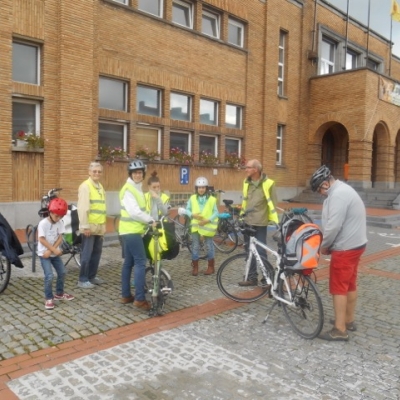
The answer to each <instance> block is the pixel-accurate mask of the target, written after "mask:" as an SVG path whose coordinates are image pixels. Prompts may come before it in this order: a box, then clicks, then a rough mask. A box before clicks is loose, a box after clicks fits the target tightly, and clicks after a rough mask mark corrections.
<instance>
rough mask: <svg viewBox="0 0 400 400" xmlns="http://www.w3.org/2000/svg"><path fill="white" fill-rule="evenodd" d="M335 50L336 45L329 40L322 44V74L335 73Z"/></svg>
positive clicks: (323, 41)
mask: <svg viewBox="0 0 400 400" xmlns="http://www.w3.org/2000/svg"><path fill="white" fill-rule="evenodd" d="M335 49H336V43H334V42H332V41H330V40H329V39H327V38H323V39H322V42H321V65H320V74H321V75H323V74H331V73H333V72H335Z"/></svg>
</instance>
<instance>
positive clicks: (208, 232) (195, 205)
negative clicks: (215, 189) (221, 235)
mask: <svg viewBox="0 0 400 400" xmlns="http://www.w3.org/2000/svg"><path fill="white" fill-rule="evenodd" d="M190 201H191V204H192V215H193V214H200V215H201V216H202V217H204V218H205V219H210V218H211V216H212V215H213V212H214V206H215V204H216V202H217V200H216V198H215V197H214V196H210V197H209V198H208V199H207V201H206V204H205V205H204V208H203V211H202V212H200V205H199V202H198V201H197V195H196V194H194V195H192V196H191V197H190ZM217 226H218V219H216V220H215V221H211V222H208V223H207V224H205V225H203V226H200V225H199V220H197V219H194V218H192V222H191V228H192V229H191V231H192V232H199V235H202V236H209V237H213V236H214V235H215V233H216V232H217Z"/></svg>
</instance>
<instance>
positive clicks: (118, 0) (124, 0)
mask: <svg viewBox="0 0 400 400" xmlns="http://www.w3.org/2000/svg"><path fill="white" fill-rule="evenodd" d="M113 1H114V2H115V3H120V4H123V5H125V6H129V0H113Z"/></svg>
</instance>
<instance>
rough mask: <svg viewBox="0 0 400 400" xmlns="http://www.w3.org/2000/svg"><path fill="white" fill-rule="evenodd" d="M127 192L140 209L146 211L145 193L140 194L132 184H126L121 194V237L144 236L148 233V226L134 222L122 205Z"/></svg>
mask: <svg viewBox="0 0 400 400" xmlns="http://www.w3.org/2000/svg"><path fill="white" fill-rule="evenodd" d="M127 190H128V191H129V192H131V193H132V194H133V196H134V197H135V199H136V201H137V203H138V205H139V207H140V209H141V210H142V211H146V203H145V200H144V196H143V193H141V192H139V190H137V189H136V188H135V187H133V186H132V185H131V184H130V183H125V185H124V186H123V187H122V189H121V191H120V192H119V200H120V202H121V218H120V221H119V229H118V231H119V234H120V235H126V234H128V233H140V234H141V235H142V234H143V233H144V232H145V231H146V228H147V225H146V224H145V223H143V222H139V221H135V220H133V219H132V218H131V217H130V215H129V213H128V211H126V209H125V207H124V205H123V204H122V200H123V198H124V194H125V192H126V191H127Z"/></svg>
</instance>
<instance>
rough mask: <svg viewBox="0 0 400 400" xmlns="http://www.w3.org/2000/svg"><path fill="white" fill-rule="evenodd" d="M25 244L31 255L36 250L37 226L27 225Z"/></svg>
mask: <svg viewBox="0 0 400 400" xmlns="http://www.w3.org/2000/svg"><path fill="white" fill-rule="evenodd" d="M25 237H26V244H27V245H28V247H29V250H30V251H31V252H32V253H33V252H35V251H36V250H37V241H38V238H37V226H33V225H28V226H27V227H26V229H25Z"/></svg>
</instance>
